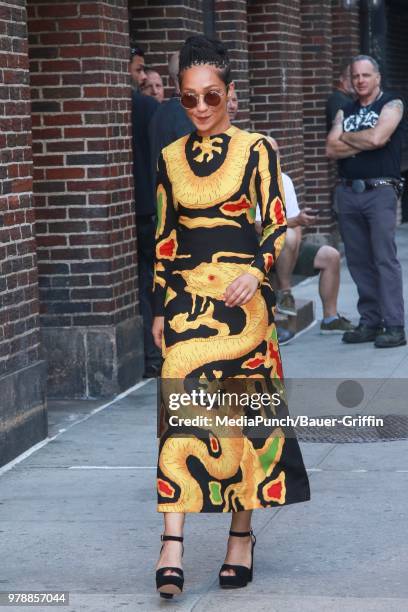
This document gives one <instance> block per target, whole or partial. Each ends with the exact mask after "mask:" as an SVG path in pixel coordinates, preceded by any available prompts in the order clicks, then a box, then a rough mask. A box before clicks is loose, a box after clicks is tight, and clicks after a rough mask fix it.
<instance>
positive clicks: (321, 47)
mask: <svg viewBox="0 0 408 612" xmlns="http://www.w3.org/2000/svg"><path fill="white" fill-rule="evenodd" d="M301 9H302V10H301V15H302V68H303V70H302V73H303V139H304V159H305V161H304V164H305V181H304V186H305V196H304V203H305V205H306V206H309V207H311V208H314V209H320V210H321V211H322V212H321V214H320V215H319V218H318V220H317V221H316V225H315V227H313V228H310V229H309V233H315V234H327V232H328V231H331V230H332V229H333V228H334V223H333V221H332V220H331V213H330V208H331V191H332V171H331V168H332V166H331V164H330V162H329V160H328V159H327V157H326V153H325V142H326V116H325V106H326V100H327V97H328V95H329V94H330V93H331V91H332V82H333V77H332V42H331V19H332V17H331V1H330V0H319V1H318V0H302V4H301ZM316 241H320V238H318V237H316ZM322 241H323V237H322Z"/></svg>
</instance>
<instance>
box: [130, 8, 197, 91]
mask: <svg viewBox="0 0 408 612" xmlns="http://www.w3.org/2000/svg"><path fill="white" fill-rule="evenodd" d="M129 24H130V26H129V27H130V40H131V41H132V42H133V43H137V44H139V45H140V46H141V47H142V48H143V49H144V51H145V52H146V58H145V61H146V64H147V65H149V66H151V67H154V68H155V69H157V71H158V72H159V73H160V74H161V75H162V77H163V80H164V85H165V94H166V96H169V95H171V93H172V91H173V90H172V87H170V86H169V79H168V73H167V63H168V60H169V58H170V56H171V55H172V53H174V52H175V51H177V50H178V49H180V47H181V45H182V43H183V42H184V41H185V39H186V38H187V36H191V35H192V34H202V33H203V11H202V2H201V0H180V1H179V2H165V1H163V2H156V1H154V2H152V1H151V0H129Z"/></svg>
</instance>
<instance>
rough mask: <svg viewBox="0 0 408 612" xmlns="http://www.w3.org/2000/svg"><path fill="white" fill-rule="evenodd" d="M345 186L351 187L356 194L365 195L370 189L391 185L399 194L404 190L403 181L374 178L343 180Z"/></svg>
mask: <svg viewBox="0 0 408 612" xmlns="http://www.w3.org/2000/svg"><path fill="white" fill-rule="evenodd" d="M341 182H342V184H343V185H346V186H347V187H351V188H352V190H353V191H354V193H363V192H364V191H368V190H370V189H376V188H377V187H381V186H383V185H389V186H391V187H393V188H394V189H395V190H396V191H397V193H398V192H400V191H401V193H402V190H403V188H404V181H403V179H396V178H388V177H381V178H372V179H341Z"/></svg>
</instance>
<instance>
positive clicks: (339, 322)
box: [320, 314, 355, 334]
mask: <svg viewBox="0 0 408 612" xmlns="http://www.w3.org/2000/svg"><path fill="white" fill-rule="evenodd" d="M354 329H355V327H354V325H353V324H352V323H351V321H349V320H348V319H346V317H342V316H341V315H339V314H338V315H337V319H334V321H331V322H330V323H324V322H323V321H322V323H321V325H320V333H321V334H344V332H348V331H353V330H354Z"/></svg>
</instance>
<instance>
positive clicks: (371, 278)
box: [327, 55, 406, 348]
mask: <svg viewBox="0 0 408 612" xmlns="http://www.w3.org/2000/svg"><path fill="white" fill-rule="evenodd" d="M351 79H352V83H353V87H354V89H355V91H356V94H357V100H356V101H355V102H351V103H350V104H348V105H347V106H346V107H345V108H344V109H343V110H339V111H338V113H337V115H336V118H335V120H334V123H333V127H332V129H331V131H330V133H329V135H328V137H327V155H328V157H330V158H332V159H337V160H338V166H339V176H340V184H339V185H338V186H337V188H336V198H337V202H338V220H339V228H340V232H341V235H342V238H343V241H344V247H345V253H346V259H347V264H348V267H349V269H350V273H351V275H352V277H353V280H354V282H355V283H356V285H357V289H358V294H359V300H358V311H359V313H360V323H359V325H358V327H357V328H356V329H355V330H354V331H350V332H346V333H345V334H344V336H343V341H344V342H346V343H357V342H370V341H374V343H375V346H376V347H378V348H390V347H396V346H401V345H405V344H406V338H405V331H404V301H403V296H402V274H401V266H400V263H399V261H398V259H397V250H396V245H395V227H396V209H397V195H396V191H397V186H398V183H399V179H400V162H401V145H402V131H403V128H402V119H403V113H404V105H403V102H402V99H401V98H399V97H398V96H393V95H391V94H387V93H384V92H383V91H382V90H381V76H380V72H379V68H378V64H377V62H376V61H375V60H374V59H373V58H371V57H369V56H367V55H359V56H357V57H355V58H354V59H353V60H352V62H351Z"/></svg>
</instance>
